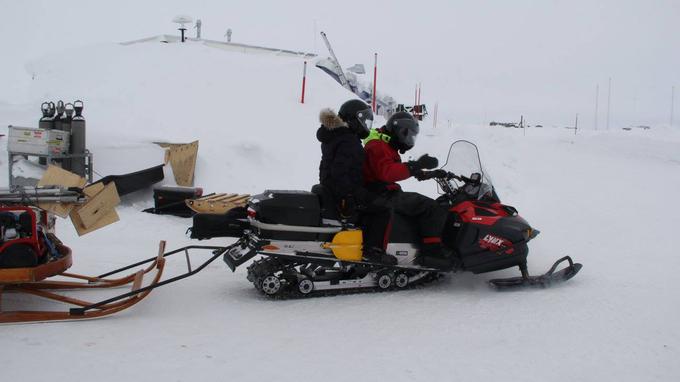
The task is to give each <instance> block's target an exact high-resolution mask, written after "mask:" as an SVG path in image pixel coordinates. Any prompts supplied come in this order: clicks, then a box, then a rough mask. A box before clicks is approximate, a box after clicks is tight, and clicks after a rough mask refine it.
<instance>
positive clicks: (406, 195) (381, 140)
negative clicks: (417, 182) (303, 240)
mask: <svg viewBox="0 0 680 382" xmlns="http://www.w3.org/2000/svg"><path fill="white" fill-rule="evenodd" d="M418 132H419V127H418V122H417V121H416V120H415V119H414V118H413V116H412V115H411V114H409V113H407V112H397V113H395V114H394V115H392V116H391V117H390V118H389V120H388V121H387V123H386V124H385V126H384V127H382V128H381V129H380V130H373V131H372V132H371V134H370V135H369V137H368V138H367V139H366V140H365V145H364V150H365V151H366V159H365V161H364V183H365V184H366V188H367V189H368V190H369V191H371V192H373V193H375V194H378V198H379V199H382V200H383V201H384V202H385V204H387V205H388V206H390V207H391V208H392V209H393V211H394V212H396V213H399V214H402V215H405V216H409V217H412V218H413V219H414V220H415V221H416V222H417V224H418V227H419V231H420V236H421V239H422V245H421V252H420V254H421V255H422V256H421V259H423V258H427V257H439V258H441V257H444V256H445V253H444V250H443V247H442V240H441V234H442V231H443V229H444V224H445V223H446V218H447V212H446V209H444V208H443V207H441V206H440V205H439V204H438V203H437V202H436V201H434V200H433V199H431V198H428V197H427V196H424V195H421V194H418V193H415V192H404V191H402V190H401V187H400V186H399V185H398V184H397V182H399V181H401V180H405V179H408V178H409V177H411V176H415V177H416V178H418V179H424V178H425V176H424V172H423V170H424V169H433V168H436V167H437V165H438V161H437V158H433V157H431V156H429V155H427V154H425V155H423V156H421V157H420V158H418V159H417V160H415V161H409V162H407V163H403V162H402V161H401V157H400V156H399V152H401V153H402V154H403V153H405V152H406V151H408V150H410V149H411V148H413V146H414V144H415V139H416V136H417V135H418ZM388 235H389V233H388V234H387V235H386V236H388ZM386 239H387V238H386Z"/></svg>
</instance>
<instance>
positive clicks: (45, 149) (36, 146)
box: [7, 126, 70, 155]
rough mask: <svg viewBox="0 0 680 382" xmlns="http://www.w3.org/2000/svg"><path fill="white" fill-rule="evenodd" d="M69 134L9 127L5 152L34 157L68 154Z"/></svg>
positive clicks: (57, 131)
mask: <svg viewBox="0 0 680 382" xmlns="http://www.w3.org/2000/svg"><path fill="white" fill-rule="evenodd" d="M69 138H70V134H69V133H67V132H66V131H62V130H52V129H50V130H46V129H35V128H31V127H18V126H9V140H8V141H7V151H9V152H10V153H22V154H34V155H62V154H68V148H69Z"/></svg>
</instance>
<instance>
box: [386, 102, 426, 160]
mask: <svg viewBox="0 0 680 382" xmlns="http://www.w3.org/2000/svg"><path fill="white" fill-rule="evenodd" d="M419 131H420V128H419V127H418V121H416V120H415V118H413V116H412V115H411V113H408V112H406V111H398V112H396V113H394V114H392V116H391V117H390V119H388V120H387V123H386V124H385V133H387V134H389V135H390V136H391V137H392V139H391V140H390V143H391V144H393V145H394V147H395V148H397V149H399V150H400V151H401V152H402V154H403V153H404V152H406V151H408V150H410V149H412V148H413V146H414V145H415V144H416V137H417V136H418V132H419Z"/></svg>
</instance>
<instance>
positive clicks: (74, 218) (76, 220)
mask: <svg viewBox="0 0 680 382" xmlns="http://www.w3.org/2000/svg"><path fill="white" fill-rule="evenodd" d="M118 220H120V218H119V217H118V213H117V212H116V210H111V211H109V212H108V213H107V214H106V215H104V216H102V218H101V219H99V221H97V222H96V223H95V224H94V225H92V226H90V227H85V225H84V224H83V222H82V220H80V217H79V215H78V214H76V213H75V211H72V212H71V222H72V223H73V226H74V227H75V228H76V232H77V233H78V236H83V235H86V234H88V233H90V232H92V231H96V230H98V229H100V228H103V227H106V226H107V225H109V224H113V223H115V222H117V221H118Z"/></svg>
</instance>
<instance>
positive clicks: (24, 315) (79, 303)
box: [0, 241, 226, 324]
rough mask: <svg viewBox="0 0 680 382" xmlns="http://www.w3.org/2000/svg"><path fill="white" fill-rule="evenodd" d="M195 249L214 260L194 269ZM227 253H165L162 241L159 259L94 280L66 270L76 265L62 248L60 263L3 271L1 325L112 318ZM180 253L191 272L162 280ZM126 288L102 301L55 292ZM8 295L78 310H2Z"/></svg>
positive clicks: (211, 248)
mask: <svg viewBox="0 0 680 382" xmlns="http://www.w3.org/2000/svg"><path fill="white" fill-rule="evenodd" d="M192 249H199V250H209V251H211V252H210V253H211V257H210V258H209V259H208V260H207V261H205V262H204V263H202V264H201V265H200V266H199V267H198V268H196V269H192V266H191V261H190V258H189V251H190V250H192ZM225 250H226V248H225V247H215V246H188V247H183V248H179V249H176V250H173V251H171V252H167V253H164V252H165V241H161V242H160V244H159V249H158V255H157V256H155V257H152V258H149V259H146V260H142V261H140V262H137V263H135V264H131V265H128V266H125V267H123V268H120V269H116V270H114V271H111V272H108V273H105V274H102V275H99V276H95V277H91V276H83V275H78V274H73V273H67V272H65V270H66V269H68V267H70V265H71V262H72V260H71V250H70V249H69V248H68V247H66V246H63V245H60V246H59V251H60V252H61V253H62V254H63V256H62V257H61V258H60V259H59V260H56V261H52V262H50V263H47V264H43V265H40V266H38V267H34V268H14V269H0V324H8V323H29V322H49V321H70V320H82V319H92V318H99V317H104V316H108V315H110V314H113V313H117V312H120V311H122V310H125V309H127V308H129V307H131V306H133V305H135V304H137V303H138V302H140V301H141V300H143V299H144V298H145V297H146V296H148V295H149V293H151V291H152V290H153V289H155V288H157V287H160V286H163V285H166V284H169V283H172V282H175V281H178V280H181V279H183V278H186V277H189V276H191V275H194V274H196V273H198V272H200V271H201V270H203V269H204V268H205V267H206V266H208V264H210V263H211V262H212V261H213V260H215V259H216V258H217V257H219V256H221V255H222V254H223V252H224V251H225ZM176 253H184V254H185V256H186V260H187V267H188V271H187V272H186V273H183V274H181V275H178V276H175V277H172V278H169V279H167V280H163V281H161V276H162V275H163V269H164V266H165V258H166V257H168V256H171V255H173V254H176ZM145 264H146V267H145V268H143V269H140V270H138V271H136V272H135V273H132V274H129V275H126V276H123V277H118V278H112V277H111V276H113V275H117V274H119V273H121V272H123V271H127V270H130V269H132V268H136V267H139V266H141V265H145ZM152 271H155V274H154V276H153V278H152V279H151V282H150V283H149V284H148V285H146V286H142V285H143V279H144V276H145V275H147V274H149V273H152ZM52 276H59V277H61V278H63V279H60V280H47V279H48V278H49V277H52ZM126 285H130V291H129V292H126V293H123V294H119V295H116V296H113V297H111V298H108V299H106V300H103V301H99V302H90V301H84V300H80V299H76V298H73V297H68V296H66V295H64V294H61V293H55V292H54V291H59V290H61V291H63V290H84V289H106V288H117V287H123V286H126ZM4 292H12V293H22V294H25V295H32V296H37V297H41V298H45V299H48V300H51V301H56V302H59V303H63V304H66V305H70V306H75V307H72V308H70V309H67V310H62V311H23V310H17V311H5V310H2V295H3V293H4Z"/></svg>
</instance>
